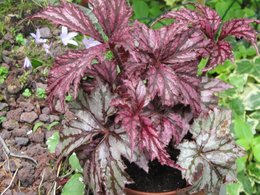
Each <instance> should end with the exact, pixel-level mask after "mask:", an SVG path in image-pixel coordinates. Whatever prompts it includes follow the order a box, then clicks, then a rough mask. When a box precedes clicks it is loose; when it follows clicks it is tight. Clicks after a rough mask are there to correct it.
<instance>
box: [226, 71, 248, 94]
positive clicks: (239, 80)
mask: <svg viewBox="0 0 260 195" xmlns="http://www.w3.org/2000/svg"><path fill="white" fill-rule="evenodd" d="M247 77H248V75H247V74H243V75H236V74H231V75H229V82H230V84H231V85H233V86H234V87H236V88H237V91H238V92H242V91H243V89H244V85H245V84H246V82H247Z"/></svg>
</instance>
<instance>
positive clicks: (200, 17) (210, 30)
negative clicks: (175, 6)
mask: <svg viewBox="0 0 260 195" xmlns="http://www.w3.org/2000/svg"><path fill="white" fill-rule="evenodd" d="M193 5H194V6H195V7H196V9H195V11H193V10H189V9H186V8H184V9H180V10H178V11H172V12H169V13H167V14H165V15H163V16H161V18H160V19H165V18H169V19H176V22H181V23H188V24H192V25H193V26H194V27H200V28H201V30H202V31H203V32H204V33H205V34H206V35H207V36H208V37H209V38H210V39H214V37H215V35H216V33H217V31H218V29H219V27H220V24H221V18H220V16H219V15H218V13H217V12H216V11H215V10H213V9H211V8H209V7H206V6H203V5H200V4H193ZM160 19H159V20H160Z"/></svg>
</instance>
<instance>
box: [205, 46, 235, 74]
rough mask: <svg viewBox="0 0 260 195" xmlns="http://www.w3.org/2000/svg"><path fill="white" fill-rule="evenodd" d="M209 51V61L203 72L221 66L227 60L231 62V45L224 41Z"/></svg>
mask: <svg viewBox="0 0 260 195" xmlns="http://www.w3.org/2000/svg"><path fill="white" fill-rule="evenodd" d="M209 49H210V51H209V52H210V57H209V61H208V63H207V67H205V68H204V69H203V72H206V71H208V70H211V69H213V68H215V67H216V66H217V65H218V64H223V63H224V62H225V61H226V60H227V59H231V60H233V54H232V48H231V45H230V44H229V43H228V42H226V41H218V42H217V43H215V44H214V45H213V47H212V48H209Z"/></svg>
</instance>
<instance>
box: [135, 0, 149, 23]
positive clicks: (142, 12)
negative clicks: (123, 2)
mask: <svg viewBox="0 0 260 195" xmlns="http://www.w3.org/2000/svg"><path fill="white" fill-rule="evenodd" d="M133 8H134V13H135V17H136V18H138V19H145V18H147V17H148V15H149V7H148V5H147V3H145V2H144V1H140V0H133Z"/></svg>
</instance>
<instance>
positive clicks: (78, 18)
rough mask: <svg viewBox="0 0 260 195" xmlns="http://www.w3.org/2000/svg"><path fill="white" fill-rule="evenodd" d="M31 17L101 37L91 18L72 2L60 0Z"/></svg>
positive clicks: (99, 38) (95, 37)
mask: <svg viewBox="0 0 260 195" xmlns="http://www.w3.org/2000/svg"><path fill="white" fill-rule="evenodd" d="M31 18H39V19H46V20H49V21H51V22H52V23H54V24H57V25H63V26H66V27H68V28H69V29H71V30H73V31H77V32H80V33H82V34H83V35H88V36H91V37H92V38H94V39H95V40H97V41H99V42H102V41H103V39H102V37H101V36H100V34H99V33H98V31H97V30H96V29H95V26H94V25H93V24H92V22H91V20H90V19H89V18H88V17H86V16H85V15H84V13H83V12H82V11H81V10H80V9H79V8H78V7H76V6H75V5H73V4H72V3H68V2H67V1H64V0H62V1H61V5H59V6H50V7H47V8H46V9H44V10H43V11H41V12H39V13H37V14H35V15H33V16H32V17H31Z"/></svg>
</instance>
